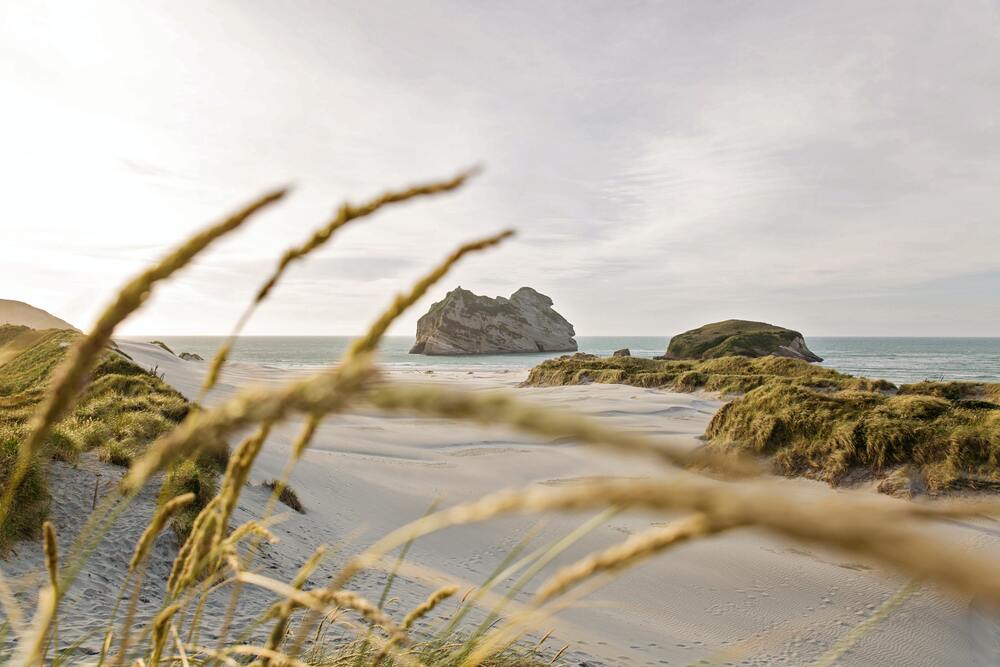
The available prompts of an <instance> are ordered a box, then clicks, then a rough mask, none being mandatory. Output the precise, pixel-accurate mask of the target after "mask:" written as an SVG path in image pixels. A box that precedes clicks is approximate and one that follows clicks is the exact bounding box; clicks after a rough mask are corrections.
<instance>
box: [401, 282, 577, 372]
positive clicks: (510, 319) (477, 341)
mask: <svg viewBox="0 0 1000 667" xmlns="http://www.w3.org/2000/svg"><path fill="white" fill-rule="evenodd" d="M574 335H576V333H575V332H574V331H573V325H572V324H570V323H569V322H567V321H566V319H565V318H564V317H563V316H562V315H560V314H559V313H557V312H556V311H555V310H553V309H552V299H550V298H549V297H547V296H545V295H544V294H540V293H538V292H536V291H535V290H533V289H531V288H530V287H522V288H521V289H519V290H517V291H516V292H514V293H513V294H511V295H510V298H509V299H505V298H504V297H502V296H498V297H497V298H495V299H491V298H490V297H488V296H479V295H477V294H473V293H472V292H470V291H468V290H464V289H462V288H461V287H457V288H455V289H454V290H452V291H451V292H448V294H447V295H446V296H445V297H444V299H442V300H441V301H438V302H437V303H435V304H434V305H432V306H431V308H430V310H428V311H427V313H426V314H425V315H424V316H423V317H421V318H420V320H418V321H417V341H416V344H414V346H413V348H412V349H411V350H410V354H430V355H449V354H497V353H506V352H564V351H570V352H571V351H574V350H576V349H577V348H576V341H575V340H574V339H573V336H574Z"/></svg>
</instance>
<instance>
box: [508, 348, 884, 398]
mask: <svg viewBox="0 0 1000 667" xmlns="http://www.w3.org/2000/svg"><path fill="white" fill-rule="evenodd" d="M592 382H598V383H605V384H628V385H633V386H637V387H652V388H657V389H668V390H671V391H682V392H690V391H697V390H704V391H717V392H720V393H722V394H743V393H746V392H748V391H752V390H754V389H757V388H758V387H762V386H764V385H766V384H770V383H775V382H777V383H784V384H797V385H801V386H805V387H813V388H816V389H825V390H831V391H832V390H840V389H860V390H866V391H890V390H893V389H895V385H893V384H892V383H891V382H887V381H885V380H869V379H867V378H857V377H853V376H851V375H846V374H844V373H838V372H837V371H835V370H833V369H832V368H824V367H822V366H815V365H812V364H809V363H807V362H805V361H801V360H798V359H788V358H785V357H773V356H767V357H757V358H754V359H751V358H747V357H739V356H733V357H721V358H717V359H708V360H705V361H695V360H665V359H645V358H642V357H598V356H595V355H593V354H584V353H581V352H578V353H576V354H568V355H563V356H561V357H558V358H556V359H549V360H547V361H544V362H542V363H541V364H539V365H537V366H535V367H534V368H532V369H531V372H530V373H529V375H528V379H527V380H525V382H524V385H525V386H534V387H547V386H558V385H568V384H590V383H592Z"/></svg>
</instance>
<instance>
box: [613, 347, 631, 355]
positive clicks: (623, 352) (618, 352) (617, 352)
mask: <svg viewBox="0 0 1000 667" xmlns="http://www.w3.org/2000/svg"><path fill="white" fill-rule="evenodd" d="M611 356H612V357H631V356H632V350H630V349H628V348H627V347H623V348H622V349H620V350H615V351H614V352H612V353H611Z"/></svg>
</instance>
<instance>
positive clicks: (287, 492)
mask: <svg viewBox="0 0 1000 667" xmlns="http://www.w3.org/2000/svg"><path fill="white" fill-rule="evenodd" d="M263 486H264V488H267V489H271V490H272V491H274V490H275V489H278V502H280V503H282V504H284V505H286V506H288V507H290V508H292V509H293V510H295V511H296V512H298V513H299V514H305V513H306V508H305V505H303V504H302V501H301V500H299V494H297V493H295V489H293V488H292V487H291V486H289V485H288V484H283V483H281V482H280V481H278V480H276V479H269V480H266V481H265V482H264V484H263Z"/></svg>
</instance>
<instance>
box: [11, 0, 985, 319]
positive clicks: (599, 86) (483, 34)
mask: <svg viewBox="0 0 1000 667" xmlns="http://www.w3.org/2000/svg"><path fill="white" fill-rule="evenodd" d="M0 102H2V119H3V122H2V125H0V147H2V148H0V183H2V192H3V195H2V197H0V229H2V235H0V298H11V299H19V300H23V301H27V302H29V303H32V304H33V305H37V306H39V307H42V308H45V309H47V310H49V311H51V312H53V313H54V314H56V315H58V316H60V317H63V318H64V319H67V320H69V321H71V322H73V323H75V324H77V325H78V326H81V327H86V326H88V325H89V324H90V323H91V321H92V320H93V318H94V317H95V315H96V314H97V312H98V310H99V309H100V308H101V307H102V306H103V305H104V304H105V303H106V302H107V300H108V299H109V298H110V295H111V294H112V293H113V291H114V289H115V288H116V286H118V285H119V284H121V283H122V282H123V281H124V280H125V279H126V278H128V277H129V276H130V275H132V274H133V273H135V272H137V271H138V270H139V269H140V268H141V267H142V266H143V265H144V264H145V263H147V262H149V261H150V260H152V259H154V258H155V257H157V256H158V255H160V254H162V253H164V252H165V251H166V250H168V249H169V248H170V247H171V246H172V245H174V244H175V243H177V242H178V241H179V240H181V239H182V238H183V237H185V236H186V235H188V234H190V233H192V232H193V231H195V230H196V229H198V228H199V227H200V226H203V225H204V224H206V223H209V222H211V221H213V220H215V219H217V218H219V217H220V216H222V215H223V214H225V213H226V212H228V211H230V210H232V209H234V208H235V207H237V206H239V205H240V204H242V203H244V202H246V201H247V200H249V199H251V198H252V197H254V196H255V195H257V194H259V193H261V192H262V191H264V190H265V189H268V188H271V187H274V186H276V185H282V184H285V183H292V184H294V186H295V190H294V192H293V195H292V196H291V197H290V198H289V199H288V201H287V202H286V203H284V204H283V205H281V206H280V207H278V208H275V209H273V210H271V211H269V212H268V213H266V214H265V215H262V216H260V217H259V218H257V219H255V220H254V221H253V223H252V224H251V225H250V226H248V227H247V228H245V230H243V231H241V232H239V233H237V234H236V235H234V236H233V237H231V238H229V239H227V240H225V241H224V242H222V243H220V244H218V245H217V246H215V247H214V248H213V249H212V250H211V251H210V252H208V253H206V254H205V255H204V257H203V258H202V259H200V260H199V261H198V262H197V263H196V265H194V266H193V267H191V268H189V269H187V270H185V271H184V272H183V273H182V274H180V275H179V276H178V277H177V278H176V279H174V280H173V281H171V282H170V283H169V284H166V285H164V286H163V287H162V288H161V289H159V290H158V291H157V292H156V294H155V297H154V299H153V300H152V301H151V302H150V303H149V305H148V306H147V307H146V308H145V309H144V310H143V311H141V312H140V313H138V314H136V315H135V316H133V318H132V319H130V320H129V321H128V322H127V323H126V325H125V326H124V327H123V331H122V332H123V333H132V334H219V333H225V332H227V331H228V330H229V328H230V326H231V324H232V322H233V320H234V319H235V318H236V316H237V315H238V313H239V312H240V311H241V310H242V308H243V307H244V305H245V304H246V302H247V301H248V300H249V299H250V296H251V294H252V293H253V291H254V290H255V287H256V285H257V284H258V283H259V281H260V279H261V278H262V276H263V274H264V272H266V271H267V270H268V269H269V268H270V267H271V266H272V265H273V263H274V261H275V259H276V257H277V256H278V255H279V254H280V252H281V250H282V249H283V248H284V247H286V246H288V245H290V244H293V243H297V242H299V241H301V240H302V239H304V238H305V237H306V236H307V235H308V234H309V231H310V230H311V229H312V228H313V227H315V226H317V225H319V224H320V223H322V222H323V221H324V220H325V219H326V218H327V217H328V215H329V213H330V212H331V211H332V210H333V208H334V207H335V206H336V205H337V204H338V203H339V202H341V201H343V200H344V199H345V198H346V199H349V200H351V201H354V202H360V201H361V200H363V199H364V198H366V197H369V196H371V195H373V194H376V193H378V192H379V191H381V190H382V189H384V188H387V187H390V186H401V185H406V184H409V183H411V182H415V181H421V180H426V179H429V178H436V177H442V176H450V175H452V174H453V173H455V172H456V171H457V170H458V169H460V168H462V167H466V166H469V165H472V164H482V165H484V166H485V167H486V170H485V171H484V172H483V174H482V175H481V176H479V177H478V178H477V179H476V180H475V181H474V182H472V183H471V184H470V185H469V186H468V187H466V188H465V189H463V190H462V191H461V192H458V193H455V194H452V195H448V196H444V197H441V198H439V199H435V200H433V201H431V200H423V201H420V202H416V203H412V204H407V205H404V206H402V207H397V208H394V209H392V210H388V211H385V212H384V213H380V214H379V215H377V216H376V217H374V218H372V219H370V220H367V221H365V222H362V223H359V224H357V226H354V227H351V228H349V229H347V230H345V231H344V233H343V234H342V235H340V236H339V237H337V238H336V240H335V242H334V243H332V244H331V245H330V246H329V247H328V248H326V249H324V250H323V251H322V252H320V253H317V254H316V255H315V256H313V257H311V258H310V260H309V261H307V263H305V264H303V265H301V266H299V267H297V268H295V269H294V270H293V271H291V272H290V273H289V274H288V277H287V279H286V280H285V282H284V283H283V284H282V285H281V287H280V288H279V289H278V290H276V292H275V293H274V296H273V298H272V300H271V302H270V303H268V304H266V305H265V306H263V307H262V308H261V310H260V311H259V313H258V315H257V316H256V318H255V319H254V320H253V321H252V323H251V325H250V326H249V327H248V333H258V334H354V333H358V332H360V331H362V330H364V329H365V328H366V326H367V323H368V322H369V321H370V320H371V319H372V318H373V317H374V316H375V314H376V313H377V312H378V311H379V310H380V309H381V308H382V307H383V306H384V305H385V304H386V303H387V302H388V300H389V299H390V297H391V295H392V294H393V293H394V292H395V291H397V290H399V289H401V288H403V287H404V286H405V285H407V284H408V283H409V282H410V281H412V280H413V279H414V278H415V277H417V276H418V275H420V274H421V272H422V271H424V270H425V269H427V268H428V267H430V266H431V265H432V264H433V263H435V262H436V261H437V260H438V259H439V258H441V257H443V256H444V255H445V254H446V253H447V252H448V251H449V250H450V249H451V248H452V247H453V246H454V245H456V244H458V243H460V242H461V241H463V240H466V239H469V238H473V237H477V236H480V235H483V234H487V233H492V232H494V231H498V230H500V229H503V228H505V227H514V228H516V229H517V230H518V232H519V235H518V236H517V237H516V238H515V239H513V240H512V241H510V242H508V244H506V245H505V246H504V247H503V248H501V249H499V250H495V251H492V252H490V253H488V254H482V255H477V256H475V257H472V258H469V259H468V260H466V262H465V263H464V264H462V266H461V267H460V268H459V269H458V270H457V271H456V272H455V273H454V274H452V275H451V276H450V277H449V278H448V279H446V281H445V282H444V283H442V284H441V285H440V286H439V287H438V288H437V289H436V290H435V291H434V292H433V293H432V295H431V298H428V299H426V300H425V301H424V302H422V303H421V304H420V305H419V307H418V308H417V309H416V310H415V311H414V312H413V313H411V314H409V316H407V317H406V318H405V319H404V320H402V321H401V322H399V323H398V326H397V327H396V328H395V329H394V330H393V333H396V334H411V333H412V332H413V330H414V326H415V324H414V323H415V321H416V318H417V317H418V316H419V315H420V314H421V313H422V312H424V311H425V310H426V308H427V307H428V306H429V304H430V303H431V301H432V300H437V299H438V298H440V297H441V296H442V295H443V294H444V292H446V291H447V290H449V289H451V288H453V287H454V286H456V285H459V284H460V285H462V286H463V287H465V288H467V289H471V290H473V291H475V292H477V293H485V294H489V295H497V294H503V295H509V294H510V293H511V292H513V291H514V290H516V289H517V288H518V287H520V286H522V285H530V286H532V287H534V288H536V289H538V290H539V291H541V292H543V293H545V294H548V295H550V296H551V297H552V298H553V299H554V300H555V304H556V308H557V309H558V310H559V311H560V312H561V313H562V314H563V315H565V316H566V317H567V318H568V319H569V320H570V321H571V322H573V323H574V324H575V325H576V329H577V332H578V334H580V335H604V334H649V335H670V334H672V333H676V332H678V331H681V330H684V329H687V328H691V327H693V326H697V325H699V324H703V323H705V322H708V321H713V320H719V319H725V318H728V317H740V318H748V319H760V320H768V321H772V322H774V323H777V324H782V325H786V326H790V327H792V328H796V329H799V330H801V331H803V332H804V333H806V335H807V336H809V335H814V336H818V335H852V334H856V335H970V336H974V335H980V336H985V335H993V336H998V335H1000V2H996V1H987V0H966V1H964V2H944V1H939V2H917V1H914V0H900V1H899V2H872V1H870V0H859V1H857V2H844V1H838V2H826V1H816V2H791V1H788V2H709V1H697V0H692V1H690V2H659V3H643V2H623V1H614V2H612V1H608V2H601V3H597V2H579V1H577V0H573V1H568V2H554V1H547V2H489V3H487V2H480V3H473V2H464V1H463V2H457V1H456V2H371V1H364V2H361V1H359V2H330V1H326V0H316V1H305V0H295V1H294V2H277V1H271V2H264V1H248V0H239V1H237V0H232V1H224V0H213V1H212V2H204V1H201V0H199V1H190V2H185V1H178V0H171V1H169V2H166V1H165V2H135V1H134V0H126V1H122V2H112V1H102V2H97V3H91V2H84V1H80V0H74V2H52V3H44V2H34V1H31V2H16V3H15V2H5V3H3V4H2V5H0Z"/></svg>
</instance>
